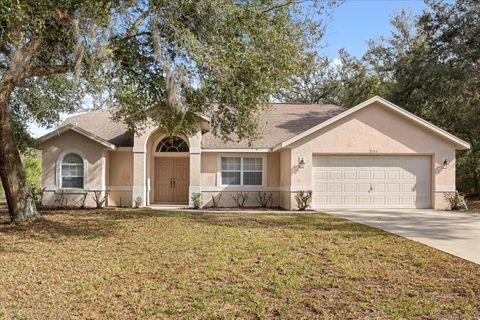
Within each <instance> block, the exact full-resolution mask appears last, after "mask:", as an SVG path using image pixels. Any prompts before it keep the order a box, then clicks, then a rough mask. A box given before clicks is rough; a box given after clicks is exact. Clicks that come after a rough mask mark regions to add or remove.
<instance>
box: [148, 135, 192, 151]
mask: <svg viewBox="0 0 480 320" xmlns="http://www.w3.org/2000/svg"><path fill="white" fill-rule="evenodd" d="M155 151H156V152H188V145H187V143H186V142H185V141H184V140H183V139H182V138H179V137H166V138H165V139H163V140H162V141H160V142H159V143H158V145H157V148H156V149H155Z"/></svg>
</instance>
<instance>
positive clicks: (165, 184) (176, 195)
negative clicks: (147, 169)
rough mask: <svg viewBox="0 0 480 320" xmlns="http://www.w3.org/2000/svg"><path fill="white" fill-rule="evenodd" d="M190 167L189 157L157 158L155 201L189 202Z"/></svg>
mask: <svg viewBox="0 0 480 320" xmlns="http://www.w3.org/2000/svg"><path fill="white" fill-rule="evenodd" d="M189 168H190V159H189V158H183V157H175V158H164V157H161V158H155V187H154V199H155V202H163V203H188V187H189V177H190V170H189Z"/></svg>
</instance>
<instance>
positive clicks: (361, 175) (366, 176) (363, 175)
mask: <svg viewBox="0 0 480 320" xmlns="http://www.w3.org/2000/svg"><path fill="white" fill-rule="evenodd" d="M357 176H358V180H370V171H365V170H359V171H358V173H357Z"/></svg>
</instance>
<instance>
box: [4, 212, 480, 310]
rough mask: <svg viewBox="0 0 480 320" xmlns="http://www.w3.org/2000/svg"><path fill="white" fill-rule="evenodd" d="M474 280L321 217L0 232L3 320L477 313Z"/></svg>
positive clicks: (107, 223) (221, 217)
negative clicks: (16, 319)
mask: <svg viewBox="0 0 480 320" xmlns="http://www.w3.org/2000/svg"><path fill="white" fill-rule="evenodd" d="M3 219H4V220H5V221H6V219H7V218H6V217H3ZM479 284H480V266H478V265H476V264H473V263H470V262H467V261H465V260H462V259H459V258H456V257H453V256H450V255H448V254H445V253H443V252H440V251H438V250H435V249H432V248H430V247H427V246H424V245H422V244H419V243H417V242H413V241H410V240H407V239H404V238H401V237H397V236H394V235H392V234H389V233H386V232H383V231H381V230H378V229H374V228H371V227H368V226H364V225H361V224H358V223H355V222H351V221H348V220H344V219H340V218H336V217H333V216H329V215H326V214H319V213H307V214H303V215H299V214H281V215H276V214H270V213H264V214H246V213H242V214H235V213H217V214H199V213H171V212H159V211H153V210H103V211H95V210H91V211H74V212H46V213H44V215H43V219H42V220H40V221H38V222H35V223H28V224H21V225H8V224H2V225H0V318H19V319H20V318H22V319H23V318H29V319H33V318H34V319H60V318H79V319H85V318H107V319H109V318H110V319H117V318H138V319H140V318H142V319H144V318H147V319H148V318H152V319H153V318H202V319H204V318H246V319H253V318H306V319H307V318H308V319H312V318H342V319H347V318H355V319H357V318H392V319H393V318H478V317H479V316H480V305H479V304H480V302H479V301H480V285H479Z"/></svg>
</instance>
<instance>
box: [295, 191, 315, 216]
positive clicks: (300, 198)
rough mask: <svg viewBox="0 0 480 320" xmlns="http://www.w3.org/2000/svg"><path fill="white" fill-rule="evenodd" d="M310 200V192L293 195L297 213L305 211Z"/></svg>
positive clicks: (298, 192) (299, 192)
mask: <svg viewBox="0 0 480 320" xmlns="http://www.w3.org/2000/svg"><path fill="white" fill-rule="evenodd" d="M311 199H312V191H310V190H307V191H303V190H301V191H297V192H296V194H295V201H296V202H297V208H298V210H299V211H305V209H307V208H308V206H309V205H310V200H311Z"/></svg>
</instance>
